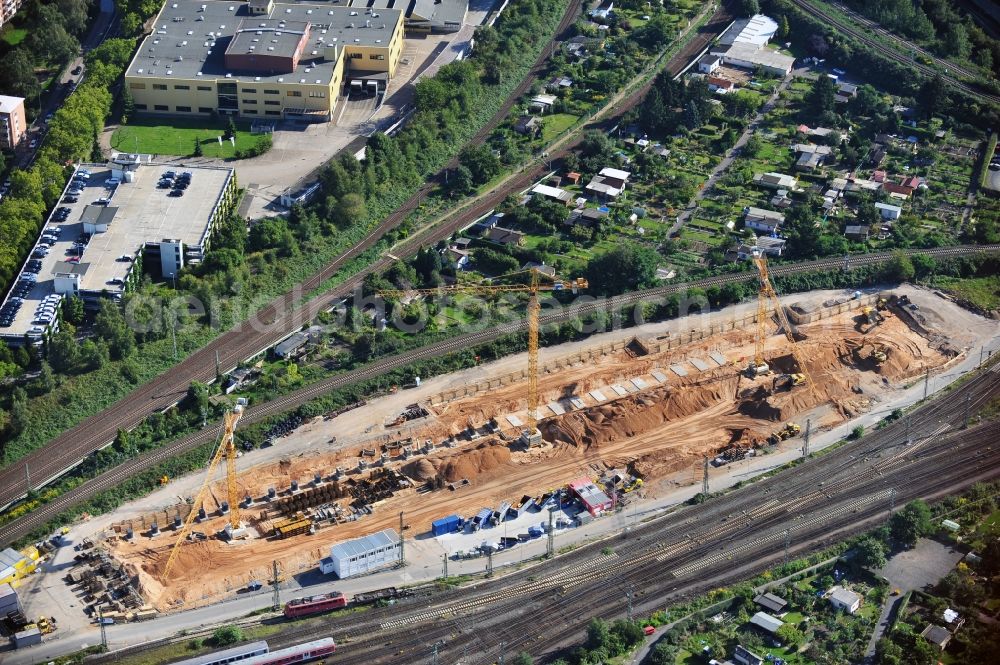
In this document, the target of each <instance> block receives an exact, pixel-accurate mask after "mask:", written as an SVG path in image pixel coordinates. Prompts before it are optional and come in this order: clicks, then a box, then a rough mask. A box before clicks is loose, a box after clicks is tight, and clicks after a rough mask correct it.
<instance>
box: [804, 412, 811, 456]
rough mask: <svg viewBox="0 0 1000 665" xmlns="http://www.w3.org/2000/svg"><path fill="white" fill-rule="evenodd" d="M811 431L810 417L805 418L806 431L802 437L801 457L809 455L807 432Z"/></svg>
mask: <svg viewBox="0 0 1000 665" xmlns="http://www.w3.org/2000/svg"><path fill="white" fill-rule="evenodd" d="M811 431H812V418H808V419H806V433H805V435H804V436H803V437H802V457H809V434H810V432H811Z"/></svg>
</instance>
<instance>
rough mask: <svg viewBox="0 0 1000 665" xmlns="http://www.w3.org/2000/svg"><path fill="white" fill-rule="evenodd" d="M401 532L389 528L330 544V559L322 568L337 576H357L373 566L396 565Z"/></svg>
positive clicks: (372, 568) (370, 569)
mask: <svg viewBox="0 0 1000 665" xmlns="http://www.w3.org/2000/svg"><path fill="white" fill-rule="evenodd" d="M400 552H401V547H400V542H399V536H398V535H397V534H396V532H395V531H393V530H392V529H386V530H384V531H379V532H378V533H373V534H370V535H368V536H363V537H361V538H355V539H354V540H347V541H344V542H342V543H337V544H336V545H334V546H333V547H331V548H330V557H329V559H324V560H323V561H322V562H321V563H320V570H321V571H322V572H324V573H326V574H329V573H336V575H337V577H339V578H340V579H344V578H345V577H353V576H354V575H361V574H363V573H367V572H369V571H372V570H378V569H380V568H385V567H387V566H393V565H396V564H397V563H399V560H400Z"/></svg>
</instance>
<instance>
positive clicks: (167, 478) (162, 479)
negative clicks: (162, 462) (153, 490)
mask: <svg viewBox="0 0 1000 665" xmlns="http://www.w3.org/2000/svg"><path fill="white" fill-rule="evenodd" d="M169 482H170V476H160V486H161V487H162V486H163V485H166V484H167V483H169Z"/></svg>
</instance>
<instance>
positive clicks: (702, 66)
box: [698, 53, 722, 74]
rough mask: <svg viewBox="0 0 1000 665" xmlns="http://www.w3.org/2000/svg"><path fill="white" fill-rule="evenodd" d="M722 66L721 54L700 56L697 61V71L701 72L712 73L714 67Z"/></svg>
mask: <svg viewBox="0 0 1000 665" xmlns="http://www.w3.org/2000/svg"><path fill="white" fill-rule="evenodd" d="M721 66H722V56H719V55H713V54H711V53H708V54H705V55H704V56H702V58H701V60H699V61H698V71H699V72H700V73H702V74H712V73H714V72H715V70H716V69H718V68H719V67H721Z"/></svg>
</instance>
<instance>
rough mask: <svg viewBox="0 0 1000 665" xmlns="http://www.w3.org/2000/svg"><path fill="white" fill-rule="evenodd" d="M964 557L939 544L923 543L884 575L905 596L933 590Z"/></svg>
mask: <svg viewBox="0 0 1000 665" xmlns="http://www.w3.org/2000/svg"><path fill="white" fill-rule="evenodd" d="M961 558H962V553H961V552H959V551H957V550H955V549H953V548H952V547H950V546H948V545H943V544H941V543H939V542H937V541H936V540H928V539H926V538H925V539H922V540H920V541H919V542H918V543H917V545H916V547H914V548H913V549H911V550H906V551H905V552H900V553H899V554H897V555H896V556H894V557H892V559H890V560H889V563H888V564H886V567H885V568H883V569H882V570H881V571H880V572H881V574H882V575H883V576H884V577H885V578H886V579H887V580H889V584H891V585H892V586H893V588H894V589H900V590H901V591H902V592H903V593H905V592H907V591H912V590H914V589H925V588H927V587H930V586H933V585H934V584H936V583H937V582H938V580H940V579H941V578H942V577H944V576H945V575H947V574H948V571H950V570H951V569H952V568H954V567H955V564H957V563H958V562H959V560H960V559H961Z"/></svg>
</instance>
